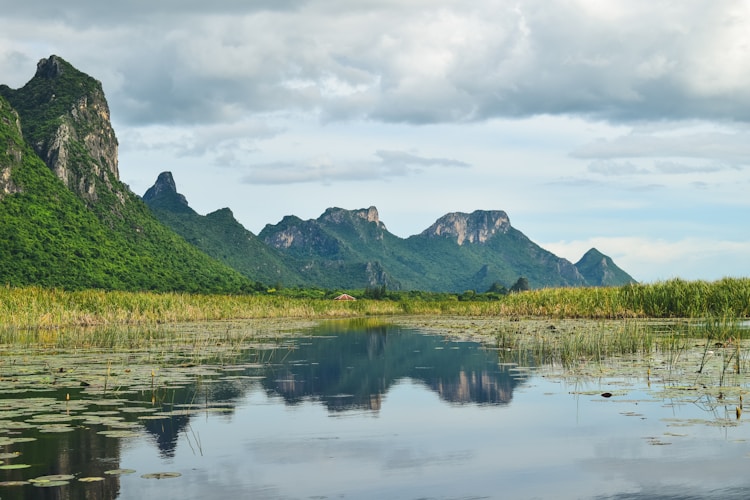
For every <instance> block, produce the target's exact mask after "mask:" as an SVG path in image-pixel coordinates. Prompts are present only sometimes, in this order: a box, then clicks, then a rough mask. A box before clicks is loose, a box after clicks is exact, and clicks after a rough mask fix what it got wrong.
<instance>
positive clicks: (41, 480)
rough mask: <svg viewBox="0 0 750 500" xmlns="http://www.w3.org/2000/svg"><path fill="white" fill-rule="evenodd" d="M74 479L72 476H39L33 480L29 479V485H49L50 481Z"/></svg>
mask: <svg viewBox="0 0 750 500" xmlns="http://www.w3.org/2000/svg"><path fill="white" fill-rule="evenodd" d="M71 479H75V476H74V475H72V474H50V475H48V476H39V477H35V478H34V479H29V482H30V483H49V482H50V481H70V480H71Z"/></svg>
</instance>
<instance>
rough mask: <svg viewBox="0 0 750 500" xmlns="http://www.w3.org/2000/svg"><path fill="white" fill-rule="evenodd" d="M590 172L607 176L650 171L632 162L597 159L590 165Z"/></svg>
mask: <svg viewBox="0 0 750 500" xmlns="http://www.w3.org/2000/svg"><path fill="white" fill-rule="evenodd" d="M588 170H589V172H592V173H595V174H601V175H605V176H620V175H639V174H645V173H648V171H647V170H645V169H642V168H639V167H637V166H635V165H634V164H633V163H631V162H615V161H610V160H597V161H595V162H592V163H591V164H589V166H588Z"/></svg>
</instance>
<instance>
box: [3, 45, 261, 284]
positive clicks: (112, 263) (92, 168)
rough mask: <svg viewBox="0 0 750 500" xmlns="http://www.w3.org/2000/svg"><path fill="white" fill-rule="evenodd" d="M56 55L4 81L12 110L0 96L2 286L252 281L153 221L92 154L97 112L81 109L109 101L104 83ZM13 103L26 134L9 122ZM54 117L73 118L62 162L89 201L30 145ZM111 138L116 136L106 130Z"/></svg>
mask: <svg viewBox="0 0 750 500" xmlns="http://www.w3.org/2000/svg"><path fill="white" fill-rule="evenodd" d="M56 61H57V64H58V65H59V68H58V69H60V68H61V72H60V73H59V74H56V75H53V76H50V75H46V74H41V75H40V74H39V73H37V76H35V77H34V78H33V79H32V80H31V81H30V82H29V83H28V84H27V85H26V86H25V87H24V88H23V89H20V90H15V91H14V90H10V89H8V88H7V87H3V88H2V89H1V90H2V94H3V95H6V96H8V98H9V99H12V101H13V105H14V106H15V107H16V109H15V110H14V109H13V108H11V106H10V103H9V102H8V101H6V99H5V98H3V97H0V174H2V175H0V285H10V286H28V285H34V286H41V287H60V288H65V289H69V290H83V289H97V288H101V289H109V290H157V291H167V290H173V291H174V290H176V291H187V292H196V293H197V292H201V293H240V292H250V291H253V290H255V288H256V285H255V284H254V283H253V282H251V281H250V280H249V279H248V278H246V277H245V276H243V275H241V274H240V273H239V272H237V271H235V270H232V269H230V268H229V267H227V266H225V265H223V264H221V263H219V262H217V261H215V260H213V259H211V258H209V257H208V256H207V255H205V254H204V253H202V252H201V251H199V250H198V249H197V248H195V247H194V246H192V245H190V244H188V243H187V242H185V241H184V240H183V239H182V238H180V237H179V236H177V235H176V234H175V233H173V232H172V231H170V230H169V229H167V228H166V227H165V226H163V225H162V224H161V223H159V222H158V221H157V220H156V219H155V218H154V217H153V215H152V214H151V212H150V211H149V209H148V207H146V205H145V204H144V203H143V202H142V201H141V200H140V199H139V198H138V197H137V196H135V195H134V194H133V193H132V192H130V190H129V189H128V188H127V186H125V185H124V184H122V183H121V182H120V181H119V180H118V179H117V178H116V176H115V175H114V174H113V173H112V172H110V171H109V169H108V168H107V165H105V164H104V162H103V160H101V159H98V158H97V159H94V158H92V154H93V150H89V149H87V148H86V147H85V144H84V141H83V139H82V137H84V136H85V135H86V134H87V133H88V132H87V129H86V127H87V126H91V123H90V122H89V121H87V120H86V119H83V118H82V117H83V115H86V114H87V115H92V114H94V115H96V113H93V112H91V110H88V111H85V110H86V109H87V108H86V107H85V105H86V103H89V104H90V103H91V102H93V101H96V102H98V103H99V104H101V105H102V106H106V102H105V101H104V97H103V93H101V85H100V84H99V82H97V81H96V80H94V79H92V78H90V77H88V76H87V75H84V74H83V73H80V72H78V71H76V70H75V69H74V68H72V66H70V65H68V64H67V63H65V62H64V61H63V60H62V59H59V58H56ZM100 94H101V95H100ZM81 106H83V108H81ZM82 109H84V111H82ZM102 109H105V108H102ZM15 111H18V112H19V116H20V123H21V126H22V129H23V131H24V133H26V134H28V135H29V137H31V140H29V141H27V140H26V139H27V138H28V137H24V136H22V135H21V132H20V131H19V130H18V128H17V127H16V122H17V115H16V113H15ZM102 114H103V115H104V116H105V117H106V113H104V112H102ZM97 116H98V115H97ZM71 117H72V118H71ZM76 117H77V118H76ZM74 118H75V119H74ZM99 118H100V119H101V118H102V117H101V116H100V117H99ZM60 120H69V122H70V123H71V124H73V125H74V126H75V127H74V129H73V132H71V135H70V137H69V142H68V143H67V145H68V148H69V149H68V152H69V156H68V165H67V168H68V170H69V172H70V175H71V176H72V177H73V178H76V179H79V180H81V179H84V180H85V182H84V183H83V185H84V191H86V189H85V187H86V186H89V187H90V186H95V190H94V192H95V193H96V202H95V203H94V202H93V201H92V199H90V198H86V197H85V196H83V195H81V193H80V192H79V193H78V195H77V194H76V192H77V191H76V190H74V189H69V188H68V187H66V185H65V184H64V183H63V182H62V181H61V180H60V179H59V178H57V177H56V176H55V175H54V174H53V173H52V171H51V170H50V168H49V166H48V165H46V164H45V163H44V162H43V161H42V159H41V158H40V156H38V154H37V152H35V151H34V150H33V149H32V147H31V144H34V145H35V147H37V148H38V149H39V151H42V152H44V151H47V150H46V149H45V148H47V147H48V146H49V144H48V143H50V141H51V140H52V137H53V136H54V134H55V131H56V130H58V128H59V125H60V123H61V121H60ZM100 125H101V124H100ZM107 126H108V122H107ZM110 130H111V129H110ZM100 131H101V130H100ZM106 135H107V134H104V136H106ZM97 137H98V136H97ZM111 140H112V141H116V139H114V136H113V135H112V137H111ZM114 150H115V151H116V148H114ZM96 172H99V174H100V175H96ZM86 192H88V191H86Z"/></svg>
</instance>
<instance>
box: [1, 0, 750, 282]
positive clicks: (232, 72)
mask: <svg viewBox="0 0 750 500" xmlns="http://www.w3.org/2000/svg"><path fill="white" fill-rule="evenodd" d="M0 11H2V12H3V15H2V16H1V17H0V83H5V84H7V85H9V86H10V87H12V88H19V87H21V86H23V85H24V84H25V83H26V82H27V81H28V80H29V79H31V78H32V77H33V75H34V72H35V70H36V64H37V62H38V61H39V60H40V59H42V58H45V57H49V56H50V55H52V54H56V55H58V56H60V57H62V58H64V59H65V60H67V61H68V62H70V63H71V64H73V65H74V66H75V67H77V68H78V69H80V70H81V71H84V72H86V73H88V74H89V75H91V76H93V77H95V78H97V79H98V80H100V81H101V82H102V85H103V88H104V92H105V95H106V97H107V100H108V102H109V106H110V112H111V117H112V122H113V126H114V128H115V132H116V134H117V137H118V141H119V155H120V156H119V157H120V161H119V169H120V176H121V179H122V180H123V181H124V182H125V183H127V184H128V185H129V186H130V188H131V189H132V190H133V191H134V192H135V193H136V194H139V195H143V194H144V192H145V191H146V190H147V189H148V188H149V187H150V186H151V185H153V183H154V182H155V180H156V178H157V176H158V175H159V173H160V172H163V171H167V170H168V171H171V172H172V174H173V176H174V179H175V182H176V184H177V189H178V191H179V192H180V193H182V194H184V195H185V196H186V198H187V200H188V202H189V204H190V206H191V207H192V208H193V209H195V210H196V211H197V212H198V213H201V214H207V213H209V212H213V211H215V210H218V209H220V208H224V207H229V208H230V209H231V210H232V212H233V213H234V215H235V217H236V218H237V220H239V221H240V222H241V223H242V224H243V225H244V226H245V227H247V228H248V229H249V230H250V231H252V232H253V233H255V234H258V233H259V232H260V231H261V230H262V229H263V227H264V226H265V225H266V224H276V223H278V222H279V221H280V220H281V218H282V217H284V216H285V215H296V216H298V217H301V218H302V219H313V218H317V217H319V216H320V215H321V214H322V213H323V212H324V211H325V209H326V208H329V207H341V208H346V209H359V208H367V207H369V206H375V207H377V209H378V212H379V214H380V219H381V221H382V222H383V223H384V224H385V225H386V227H387V228H388V230H389V231H391V232H392V233H393V234H395V235H397V236H400V237H404V238H405V237H408V236H410V235H413V234H418V233H420V232H422V231H423V230H425V229H426V228H428V227H429V226H430V225H432V224H433V223H434V222H435V221H436V220H437V219H438V218H439V217H441V216H443V215H445V214H447V213H449V212H467V213H468V212H472V211H474V210H504V211H505V212H506V213H507V214H508V216H509V217H510V221H511V224H512V225H513V226H514V227H515V228H516V229H518V230H520V231H521V232H523V233H524V234H526V236H528V237H529V238H530V239H531V240H533V241H534V242H536V243H537V244H539V245H541V246H542V247H543V248H545V249H547V250H549V251H551V252H553V253H555V254H556V255H558V256H560V257H565V258H567V259H568V260H570V261H572V262H576V261H577V260H578V259H580V257H581V256H582V255H583V254H584V253H585V252H586V250H588V249H589V248H591V247H596V248H597V249H598V250H599V251H601V252H603V253H605V254H606V255H609V256H610V257H612V258H613V259H614V261H615V263H616V264H617V265H619V266H620V267H621V268H623V269H624V270H625V271H627V272H628V273H630V274H631V275H632V276H633V277H634V278H635V279H637V280H639V281H642V282H655V281H662V280H667V279H671V278H683V279H689V280H696V279H701V280H717V279H721V278H722V277H726V276H731V277H748V276H750V258H748V257H750V232H748V227H749V224H748V218H750V217H749V216H750V195H748V194H747V193H748V192H750V175H748V174H749V173H750V171H749V168H748V164H749V163H750V2H748V1H744V0H743V1H739V0H737V1H732V0H713V1H711V2H706V1H704V0H680V1H679V2H675V1H672V0H669V1H667V0H516V1H507V0H473V1H472V2H467V1H465V0H377V1H376V0H212V1H211V2H206V1H205V0H158V1H153V0H129V1H122V2H101V1H98V0H66V1H65V2H60V1H59V0H26V1H24V2H19V1H17V0H0Z"/></svg>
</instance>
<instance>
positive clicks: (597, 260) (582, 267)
mask: <svg viewBox="0 0 750 500" xmlns="http://www.w3.org/2000/svg"><path fill="white" fill-rule="evenodd" d="M576 268H577V269H578V270H579V271H580V273H581V274H582V275H583V277H584V278H585V279H586V282H587V283H588V284H590V285H592V286H617V285H622V284H625V283H635V280H634V279H633V278H632V277H631V276H630V275H629V274H628V273H626V272H625V271H623V270H622V269H620V268H619V267H617V265H615V263H614V262H613V261H612V259H611V258H609V257H607V256H606V255H604V254H603V253H601V252H600V251H599V250H597V249H596V248H592V249H591V250H589V251H588V252H586V253H585V254H584V255H583V257H581V260H579V261H578V262H576Z"/></svg>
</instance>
